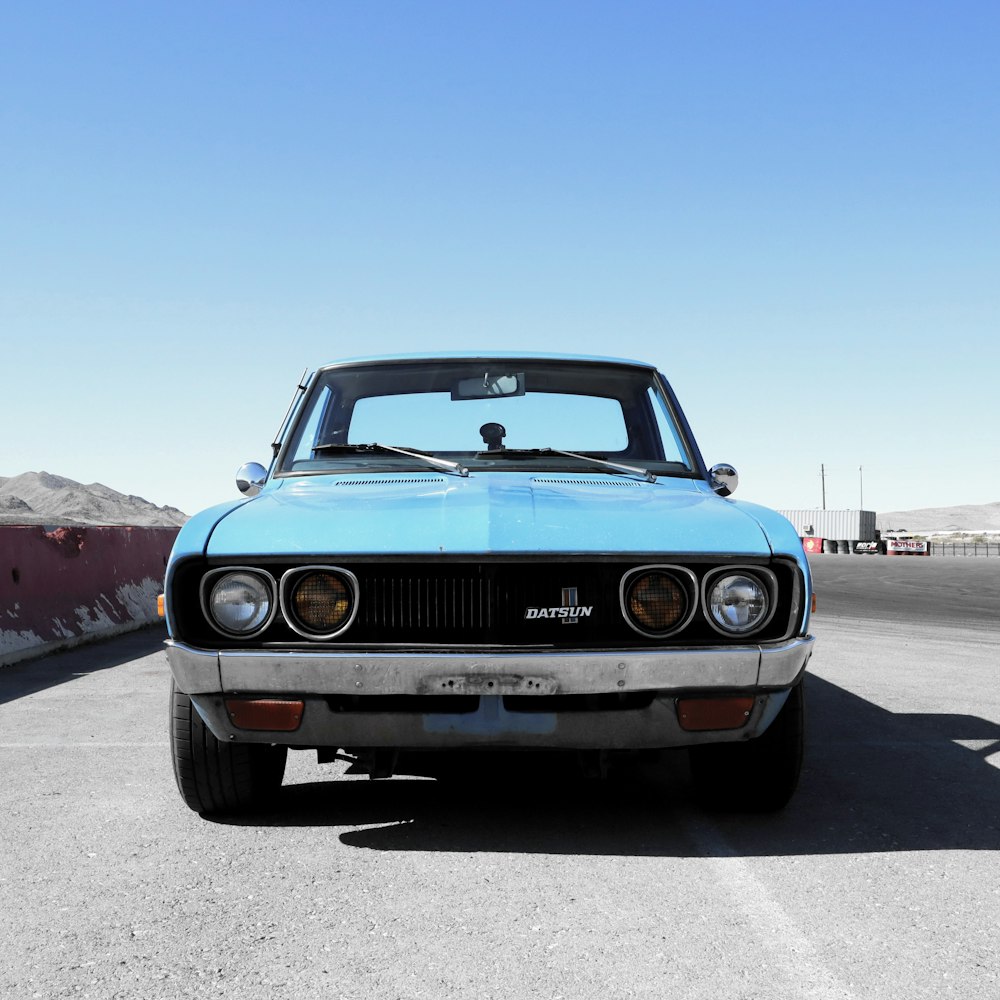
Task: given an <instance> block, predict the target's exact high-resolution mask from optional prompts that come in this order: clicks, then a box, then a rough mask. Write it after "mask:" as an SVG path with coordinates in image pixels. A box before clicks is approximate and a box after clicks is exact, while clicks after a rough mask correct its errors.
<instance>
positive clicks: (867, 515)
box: [778, 510, 875, 542]
mask: <svg viewBox="0 0 1000 1000" xmlns="http://www.w3.org/2000/svg"><path fill="white" fill-rule="evenodd" d="M778 513H779V514H783V515H784V516H785V517H787V518H788V520H789V521H791V522H792V526H793V527H794V528H795V530H796V531H797V532H798V533H799V535H800V536H801V537H802V538H808V537H810V536H813V537H815V538H831V539H833V540H835V541H849V542H874V541H875V511H873V510H779V511H778Z"/></svg>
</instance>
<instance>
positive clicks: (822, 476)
mask: <svg viewBox="0 0 1000 1000" xmlns="http://www.w3.org/2000/svg"><path fill="white" fill-rule="evenodd" d="M819 479H820V482H821V483H822V484H823V510H826V466H825V465H820V467H819Z"/></svg>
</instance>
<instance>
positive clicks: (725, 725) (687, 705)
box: [677, 697, 753, 733]
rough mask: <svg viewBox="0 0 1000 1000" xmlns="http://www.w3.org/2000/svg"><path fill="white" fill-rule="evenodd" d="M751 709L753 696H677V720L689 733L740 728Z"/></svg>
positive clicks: (745, 721) (745, 722)
mask: <svg viewBox="0 0 1000 1000" xmlns="http://www.w3.org/2000/svg"><path fill="white" fill-rule="evenodd" d="M752 711H753V698H752V697H750V698H747V697H738V698H678V699H677V721H678V722H680V724H681V729H683V730H686V731H687V732H689V733H696V732H702V731H703V730H707V729H740V728H741V727H743V726H745V725H746V724H747V720H748V719H749V718H750V713H751V712H752Z"/></svg>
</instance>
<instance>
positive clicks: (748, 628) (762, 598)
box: [708, 573, 770, 635]
mask: <svg viewBox="0 0 1000 1000" xmlns="http://www.w3.org/2000/svg"><path fill="white" fill-rule="evenodd" d="M769 605H770V601H769V599H768V595H767V588H766V587H765V586H764V584H763V583H762V582H761V581H760V580H758V579H757V578H756V577H753V576H749V575H748V574H745V573H730V574H727V575H726V576H720V577H719V578H718V579H717V580H716V581H715V583H713V584H712V588H711V590H710V591H709V593H708V610H709V613H710V614H711V616H712V621H713V622H714V623H715V624H716V625H717V626H718V627H719V628H720V629H722V630H723V631H725V632H732V633H734V634H736V635H741V634H743V633H744V632H752V631H753V630H754V629H755V628H758V627H759V626H761V625H762V624H764V622H765V621H766V620H767V613H768V608H769Z"/></svg>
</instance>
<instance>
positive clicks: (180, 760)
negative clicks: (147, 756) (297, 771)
mask: <svg viewBox="0 0 1000 1000" xmlns="http://www.w3.org/2000/svg"><path fill="white" fill-rule="evenodd" d="M170 751H171V754H172V756H173V761H174V777H175V778H176V780H177V788H178V790H179V791H180V793H181V798H182V799H183V800H184V802H185V804H186V805H187V806H188V807H189V808H191V809H193V810H194V811H195V812H197V813H201V815H202V816H217V815H224V814H226V813H230V814H232V813H240V812H249V811H252V810H254V809H260V808H262V807H264V806H266V805H267V804H268V803H269V802H270V801H271V800H273V799H274V797H275V795H276V794H277V791H278V789H279V788H280V787H281V779H282V777H283V776H284V773H285V758H286V757H287V754H288V748H287V747H281V746H271V745H270V744H268V743H223V742H221V741H220V740H218V739H216V738H215V735H214V734H213V733H212V731H211V730H210V729H209V728H208V726H206V725H205V721H204V719H202V717H201V716H200V715H199V714H198V711H197V709H196V708H195V707H194V705H193V704H192V703H191V699H190V698H189V697H188V696H187V695H186V694H184V692H183V691H178V690H177V688H176V686H175V684H174V682H173V680H171V682H170Z"/></svg>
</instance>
